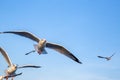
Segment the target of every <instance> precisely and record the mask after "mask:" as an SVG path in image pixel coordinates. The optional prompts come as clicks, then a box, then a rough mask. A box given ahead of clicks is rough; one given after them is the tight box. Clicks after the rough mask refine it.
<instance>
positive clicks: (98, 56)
mask: <svg viewBox="0 0 120 80" xmlns="http://www.w3.org/2000/svg"><path fill="white" fill-rule="evenodd" d="M98 57H99V58H106V57H103V56H98Z"/></svg>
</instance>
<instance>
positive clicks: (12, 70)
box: [0, 47, 40, 80]
mask: <svg viewBox="0 0 120 80" xmlns="http://www.w3.org/2000/svg"><path fill="white" fill-rule="evenodd" d="M0 53H1V54H2V55H3V57H4V58H5V60H6V62H7V63H8V68H7V69H6V70H5V74H6V77H5V78H6V80H7V79H8V77H12V80H13V77H14V76H18V75H21V74H22V73H19V74H16V73H15V72H16V70H17V69H20V68H40V66H35V65H23V66H17V65H15V64H13V63H12V62H11V60H10V58H9V56H8V55H7V53H6V52H5V51H4V49H3V48H1V47H0Z"/></svg>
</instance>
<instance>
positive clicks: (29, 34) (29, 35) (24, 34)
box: [0, 31, 39, 42]
mask: <svg viewBox="0 0 120 80" xmlns="http://www.w3.org/2000/svg"><path fill="white" fill-rule="evenodd" d="M2 33H12V34H17V35H20V36H24V37H26V38H29V39H32V40H33V41H36V42H39V38H37V37H36V36H34V35H33V34H31V33H29V32H26V31H5V32H0V34H2Z"/></svg>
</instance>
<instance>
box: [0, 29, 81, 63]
mask: <svg viewBox="0 0 120 80" xmlns="http://www.w3.org/2000/svg"><path fill="white" fill-rule="evenodd" d="M3 33H12V34H17V35H20V36H24V37H26V38H29V39H31V40H33V41H36V42H37V43H38V44H35V45H34V48H35V50H32V51H30V52H28V53H26V55H28V54H30V53H32V52H35V51H37V52H38V54H42V53H43V54H44V53H47V52H46V50H45V47H46V48H50V49H54V50H56V51H58V52H60V53H62V54H64V55H66V56H67V57H69V58H71V59H72V60H74V61H76V62H78V63H80V64H82V62H80V61H79V59H77V58H76V57H75V56H74V55H73V54H72V53H71V52H69V51H68V50H67V49H65V48H64V47H63V46H60V45H58V44H53V43H49V42H47V41H46V40H45V39H39V38H37V37H36V36H34V35H33V34H31V33H29V32H26V31H5V32H0V34H3Z"/></svg>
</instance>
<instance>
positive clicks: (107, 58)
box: [98, 53, 115, 61]
mask: <svg viewBox="0 0 120 80" xmlns="http://www.w3.org/2000/svg"><path fill="white" fill-rule="evenodd" d="M114 55H115V53H113V54H112V55H111V56H109V57H103V56H98V58H103V59H106V60H107V61H109V60H111V58H112V57H113V56H114Z"/></svg>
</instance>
